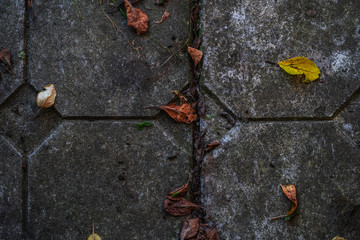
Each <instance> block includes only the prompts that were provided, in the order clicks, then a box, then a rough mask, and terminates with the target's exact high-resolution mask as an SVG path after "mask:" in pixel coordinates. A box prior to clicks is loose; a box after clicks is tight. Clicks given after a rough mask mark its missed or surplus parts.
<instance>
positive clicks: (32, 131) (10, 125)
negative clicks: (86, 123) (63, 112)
mask: <svg viewBox="0 0 360 240" xmlns="http://www.w3.org/2000/svg"><path fill="white" fill-rule="evenodd" d="M38 110H39V107H38V106H37V105H36V93H35V91H34V90H33V89H32V88H31V87H29V86H26V85H24V86H22V87H21V89H20V90H19V91H17V92H16V93H15V94H14V95H13V96H12V97H11V98H9V99H8V101H6V102H5V103H4V104H3V105H2V106H0V133H1V134H3V135H4V136H5V137H6V138H8V139H11V141H12V142H13V143H14V144H15V145H16V148H17V149H19V150H20V151H22V152H30V151H31V150H33V149H34V147H36V146H37V145H39V144H40V143H41V142H42V141H43V140H44V138H46V137H47V136H48V135H49V134H50V133H51V131H52V129H54V128H55V127H56V126H57V125H58V124H59V123H60V121H61V119H60V117H59V114H58V113H57V112H56V111H55V110H54V109H53V108H48V109H43V110H41V111H40V112H39V114H38V115H37V118H36V119H34V117H35V115H36V113H37V112H38Z"/></svg>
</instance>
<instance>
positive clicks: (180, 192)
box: [168, 184, 189, 197]
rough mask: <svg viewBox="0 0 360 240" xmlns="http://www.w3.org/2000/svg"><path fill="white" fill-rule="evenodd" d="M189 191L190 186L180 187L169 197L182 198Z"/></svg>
mask: <svg viewBox="0 0 360 240" xmlns="http://www.w3.org/2000/svg"><path fill="white" fill-rule="evenodd" d="M188 190H189V184H185V185H183V186H182V187H179V188H178V189H176V190H174V191H172V192H171V193H169V194H168V196H169V197H180V196H182V195H184V194H185V193H186V192H187V191H188Z"/></svg>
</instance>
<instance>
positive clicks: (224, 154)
mask: <svg viewBox="0 0 360 240" xmlns="http://www.w3.org/2000/svg"><path fill="white" fill-rule="evenodd" d="M221 142H222V146H221V147H220V148H218V149H216V150H214V151H213V152H212V153H211V154H209V155H208V156H207V157H206V158H205V162H204V166H203V184H204V185H203V186H204V197H203V202H204V205H205V207H206V210H207V214H208V215H209V216H211V220H212V221H213V222H214V223H216V224H217V229H218V231H219V233H220V236H221V238H222V239H279V240H280V239H332V238H333V237H335V236H337V235H338V236H343V237H345V238H346V239H359V236H360V232H359V228H358V226H359V224H360V212H359V204H360V193H359V191H358V189H359V182H360V174H359V171H360V149H359V148H358V146H356V145H355V144H353V142H352V141H349V139H348V138H346V137H344V135H343V134H342V133H341V132H339V130H338V129H337V128H336V127H334V124H333V123H331V122H305V123H293V122H288V123H253V122H252V123H247V124H240V123H239V124H237V125H236V127H234V128H233V129H231V131H229V132H228V133H227V134H226V135H225V136H224V137H223V138H222V141H221ZM279 184H283V185H286V184H294V185H295V186H296V188H297V198H298V201H299V207H298V213H297V214H296V216H294V217H293V218H292V219H291V220H290V221H289V222H285V221H284V219H279V220H276V221H270V218H271V217H275V216H279V215H283V214H286V212H287V211H288V209H289V207H290V206H291V202H290V201H289V200H288V199H286V197H285V195H284V194H283V192H282V190H281V188H280V186H279Z"/></svg>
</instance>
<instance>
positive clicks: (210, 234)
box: [206, 227, 220, 240]
mask: <svg viewBox="0 0 360 240" xmlns="http://www.w3.org/2000/svg"><path fill="white" fill-rule="evenodd" d="M206 239H207V240H220V237H219V235H218V233H217V230H216V227H213V228H211V229H209V230H206Z"/></svg>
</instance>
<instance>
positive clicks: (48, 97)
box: [36, 84, 56, 108]
mask: <svg viewBox="0 0 360 240" xmlns="http://www.w3.org/2000/svg"><path fill="white" fill-rule="evenodd" d="M55 98H56V90H55V87H54V85H53V84H48V85H46V86H45V87H43V89H42V90H41V91H40V92H39V93H38V94H37V96H36V103H37V105H38V106H39V107H40V108H48V107H51V106H52V105H54V103H55Z"/></svg>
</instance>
